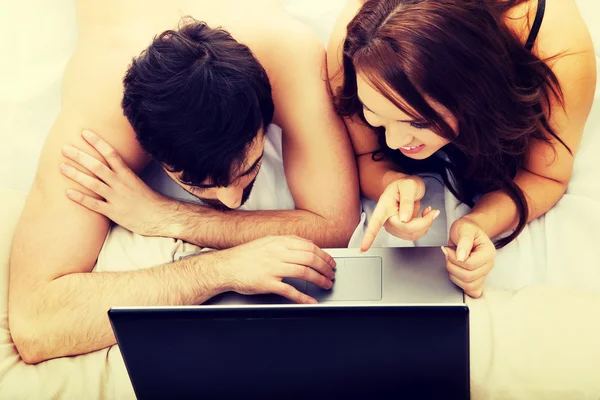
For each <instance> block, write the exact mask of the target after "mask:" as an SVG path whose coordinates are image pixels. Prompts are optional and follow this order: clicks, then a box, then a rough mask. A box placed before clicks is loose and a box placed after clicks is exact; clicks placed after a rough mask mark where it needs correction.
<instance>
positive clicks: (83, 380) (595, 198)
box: [0, 0, 600, 400]
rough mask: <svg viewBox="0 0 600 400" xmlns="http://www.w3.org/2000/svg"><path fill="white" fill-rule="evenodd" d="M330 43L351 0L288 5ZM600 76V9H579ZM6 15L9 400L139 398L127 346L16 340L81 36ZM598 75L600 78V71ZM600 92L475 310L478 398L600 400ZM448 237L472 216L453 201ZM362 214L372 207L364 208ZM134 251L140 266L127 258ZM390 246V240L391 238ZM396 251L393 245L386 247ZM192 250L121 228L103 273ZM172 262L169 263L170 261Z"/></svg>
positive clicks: (1, 357)
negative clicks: (19, 252)
mask: <svg viewBox="0 0 600 400" xmlns="http://www.w3.org/2000/svg"><path fill="white" fill-rule="evenodd" d="M283 3H284V5H285V6H286V7H287V9H288V10H289V11H290V12H291V13H292V14H293V15H295V16H296V17H297V18H298V19H300V20H301V21H303V22H305V23H306V24H308V25H309V26H311V27H312V28H313V29H314V30H315V31H316V32H317V34H318V35H319V37H320V38H321V39H322V40H323V42H324V43H325V42H326V41H327V38H328V36H329V33H330V31H331V28H332V26H333V22H334V20H335V18H336V16H337V14H338V12H339V10H340V9H341V7H343V5H344V3H345V2H344V1H343V0H328V1H326V2H324V1H316V0H283ZM577 3H578V4H579V6H580V9H581V11H582V14H583V15H584V17H585V19H586V21H587V23H588V26H589V28H590V31H591V33H592V36H593V38H594V43H595V47H596V55H597V59H598V66H599V68H600V5H598V3H597V0H578V1H577ZM4 6H5V7H8V10H7V11H4V12H2V13H0V18H2V21H1V22H2V24H1V26H3V28H4V29H5V32H4V35H3V37H4V38H5V39H6V40H3V41H1V42H0V46H1V47H0V50H2V51H1V53H2V54H3V55H10V57H6V56H5V57H2V61H1V62H0V76H1V77H2V79H3V82H2V85H1V87H2V90H1V91H0V110H2V111H0V131H1V132H2V133H3V144H2V146H0V198H1V199H2V200H1V201H0V204H1V207H0V399H46V398H47V399H54V398H61V399H62V398H65V399H71V398H86V399H95V398H98V399H117V398H118V399H122V398H134V394H133V391H132V389H131V386H130V383H129V379H128V377H127V373H126V371H125V368H124V365H123V362H122V359H121V356H120V352H119V350H118V346H113V347H111V348H109V349H104V350H100V351H98V352H94V353H91V354H87V355H83V356H78V357H71V358H62V359H56V360H51V361H49V362H45V363H41V364H39V365H35V366H30V365H26V364H24V363H23V362H22V360H21V359H20V358H19V357H18V354H17V352H16V349H15V347H14V345H13V343H12V340H11V338H10V332H9V330H8V319H7V311H6V308H7V282H8V251H9V246H10V241H11V238H12V233H13V231H14V227H15V225H16V223H17V219H18V216H19V213H20V210H21V209H22V207H23V202H24V199H25V194H26V193H27V191H28V190H29V187H30V185H31V183H32V180H33V176H34V173H35V169H36V163H37V158H38V155H39V152H40V150H41V147H42V145H43V141H44V137H45V135H46V133H47V132H48V130H49V128H50V125H51V124H52V122H53V120H54V118H55V116H56V115H57V113H58V111H59V107H60V83H61V76H62V72H63V69H64V67H65V65H66V62H67V60H68V57H69V55H70V54H71V52H72V51H73V49H74V47H75V43H76V38H77V30H76V26H75V11H74V5H73V2H72V1H68V0H55V1H53V2H44V1H43V0H30V1H28V2H5V4H4ZM599 75H600V74H599ZM597 154H600V88H597V91H596V101H595V103H594V106H593V110H592V114H591V116H590V119H589V121H588V124H587V127H586V131H585V134H584V138H583V142H582V147H581V150H580V151H579V153H578V155H577V158H576V162H575V169H574V173H573V178H572V181H571V183H570V185H569V188H568V191H567V193H566V194H565V196H564V197H563V198H562V199H561V201H560V202H559V203H558V204H557V206H556V207H554V208H553V209H552V210H551V211H550V212H548V213H547V214H546V215H545V216H544V217H542V218H540V219H538V220H536V221H534V222H532V223H530V224H529V225H528V227H527V229H526V230H525V231H524V232H523V234H521V236H520V237H519V239H518V240H517V241H516V242H514V243H513V244H511V245H510V246H508V247H507V248H505V249H503V250H501V251H500V252H499V254H498V258H497V261H496V267H495V268H494V270H493V272H492V274H490V276H489V278H488V280H487V281H486V285H487V289H486V293H485V295H484V297H483V298H481V299H478V300H471V299H470V300H468V304H469V308H470V311H471V369H472V376H471V389H472V396H473V398H474V399H535V398H540V399H596V400H597V399H598V398H600V341H599V340H598V339H597V338H600V246H598V245H597V243H596V241H597V239H596V238H598V237H600V178H598V174H599V173H600V162H598V156H597ZM442 197H443V198H444V199H445V204H446V205H445V222H444V224H443V226H441V227H440V232H441V234H445V233H447V229H448V227H449V225H450V223H451V221H453V219H455V218H456V217H458V216H459V215H460V214H461V213H464V212H465V209H464V207H463V206H460V205H458V204H457V203H456V202H455V201H453V199H452V198H451V197H450V196H449V194H448V193H447V192H443V191H442ZM363 205H364V208H365V210H367V209H368V208H369V205H368V202H364V204H363ZM123 243H127V246H128V248H129V251H130V252H131V253H135V254H140V255H141V258H139V259H135V260H132V259H131V258H127V254H124V253H122V252H120V251H121V250H119V249H122V248H123V246H122V244H123ZM381 243H382V244H385V243H386V239H385V238H382V239H381ZM388 243H390V244H393V243H391V242H388ZM182 249H183V250H189V249H190V245H188V244H185V243H180V242H174V243H173V242H172V241H171V242H170V243H169V244H165V242H160V241H156V242H154V241H152V240H140V238H139V237H136V236H135V235H132V234H131V233H129V232H125V231H119V230H115V231H113V232H111V236H110V239H109V240H107V243H105V247H104V248H103V253H102V254H101V257H100V258H99V261H98V265H97V266H96V270H102V269H103V268H107V265H109V264H110V262H109V260H114V259H115V258H117V259H118V258H121V259H126V258H127V259H129V260H130V262H129V264H127V265H123V266H122V267H123V268H144V267H147V266H149V265H152V264H153V263H154V264H155V263H157V262H158V261H161V260H162V259H163V258H164V259H165V260H168V259H169V257H171V256H172V255H173V254H174V253H175V252H177V251H181V250H182ZM161 257H162V258H161Z"/></svg>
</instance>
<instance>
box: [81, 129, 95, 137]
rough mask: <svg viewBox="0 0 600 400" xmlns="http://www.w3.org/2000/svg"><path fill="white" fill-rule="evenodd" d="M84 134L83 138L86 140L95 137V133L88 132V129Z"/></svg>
mask: <svg viewBox="0 0 600 400" xmlns="http://www.w3.org/2000/svg"><path fill="white" fill-rule="evenodd" d="M82 134H83V137H84V138H86V139H89V138H91V137H92V136H94V132H92V131H88V130H87V129H86V130H84V131H83V132H82Z"/></svg>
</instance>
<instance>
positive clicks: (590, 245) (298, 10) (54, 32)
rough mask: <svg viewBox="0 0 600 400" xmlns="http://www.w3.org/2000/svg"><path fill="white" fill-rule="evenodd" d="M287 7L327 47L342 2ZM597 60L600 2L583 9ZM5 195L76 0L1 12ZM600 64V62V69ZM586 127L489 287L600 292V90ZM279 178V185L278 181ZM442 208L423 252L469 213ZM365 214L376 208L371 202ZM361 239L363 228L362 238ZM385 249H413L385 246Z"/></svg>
mask: <svg viewBox="0 0 600 400" xmlns="http://www.w3.org/2000/svg"><path fill="white" fill-rule="evenodd" d="M282 2H283V3H284V5H285V6H286V8H287V9H288V10H289V11H290V12H291V13H292V14H293V15H295V16H296V17H297V18H298V19H300V20H302V21H303V22H305V23H307V24H308V25H309V26H311V27H312V28H313V29H314V30H315V31H316V32H317V34H318V35H319V37H320V38H321V39H322V40H323V42H326V41H327V38H328V36H329V33H330V32H331V28H332V26H333V23H334V21H335V18H336V17H337V15H338V13H339V10H340V9H341V8H342V7H343V5H344V3H345V1H344V0H328V1H326V2H323V1H321V0H283V1H282ZM578 4H579V6H580V8H581V10H582V13H583V15H584V18H585V19H586V21H587V23H588V26H589V29H590V31H591V33H592V36H593V38H594V41H595V44H596V54H600V12H598V11H599V8H600V7H599V5H598V1H597V0H578ZM0 7H1V9H0V27H1V28H0V29H3V34H2V37H3V40H2V41H0V54H2V55H3V57H0V87H1V88H2V90H0V132H1V133H2V145H1V146H0V187H8V188H12V189H16V190H20V191H23V192H26V191H28V190H29V187H30V185H31V182H32V180H33V176H34V173H35V168H36V164H37V159H38V156H39V152H40V149H41V147H42V144H43V141H44V138H45V136H46V134H47V132H48V131H49V129H50V126H51V124H52V122H53V120H54V118H55V117H56V115H57V113H58V110H59V107H60V82H61V76H62V72H63V69H64V66H65V65H66V62H67V60H68V58H69V56H70V54H71V52H72V51H73V49H74V45H75V40H76V36H77V30H76V26H75V18H74V16H75V14H74V3H73V1H72V0H54V1H52V2H45V1H44V0H29V1H26V2H2V5H1V6H0ZM598 64H599V65H600V60H599V62H598ZM596 93H597V94H596V102H595V104H594V108H593V111H592V115H591V117H590V119H589V122H588V125H587V128H586V132H585V136H584V139H583V144H582V148H581V150H580V152H579V154H578V155H577V158H576V162H575V169H574V173H573V179H572V182H571V184H570V185H569V190H568V192H567V194H566V195H565V196H564V198H563V199H562V200H561V201H560V203H559V204H558V205H557V206H556V207H555V208H554V209H552V210H551V211H550V212H549V213H547V215H546V216H544V217H542V218H540V219H538V220H537V221H534V222H533V223H531V224H529V226H528V227H527V229H526V230H525V231H524V232H523V233H522V234H521V235H520V237H519V239H518V240H517V241H516V242H515V243H513V244H511V245H510V246H508V247H507V248H506V249H503V250H502V251H500V253H499V255H498V258H497V263H496V267H495V268H494V270H493V271H492V273H491V274H490V276H489V277H488V281H487V283H488V284H490V285H495V286H499V287H504V288H519V287H522V286H524V285H526V284H529V283H532V282H538V283H552V284H557V285H563V286H565V285H566V286H570V287H577V288H586V289H596V290H599V289H600V246H598V244H597V243H596V242H597V239H596V238H597V237H600V178H599V177H598V174H599V173H600V163H599V162H598V154H600V100H598V99H600V88H598V89H597V92H596ZM273 176H279V178H280V179H282V177H281V176H280V174H279V175H273ZM428 196H431V199H432V202H434V204H436V205H438V204H439V205H441V204H442V201H444V200H445V207H444V208H445V211H446V213H445V214H447V217H448V218H446V220H444V218H439V219H438V221H436V224H437V225H436V227H434V229H432V231H431V232H430V234H429V235H428V238H427V239H426V240H424V241H422V243H420V244H438V243H439V244H441V243H443V242H444V241H445V237H446V234H447V230H448V227H449V226H450V223H451V222H452V221H453V220H454V219H455V218H456V217H457V216H459V215H461V213H464V212H465V210H464V208H463V207H458V208H456V207H455V205H456V203H455V201H454V199H453V198H452V196H450V195H449V194H448V193H445V195H442V189H441V188H439V187H438V188H437V189H435V190H431V191H429V192H428ZM364 207H365V210H367V216H368V214H369V213H368V211H369V209H370V208H372V205H369V204H368V202H365V203H364ZM355 236H356V237H355V240H354V241H353V243H356V240H357V239H356V238H359V237H360V227H359V229H358V230H357V234H356V235H355ZM378 244H379V245H412V243H409V242H402V241H398V240H395V239H392V238H389V237H387V238H386V234H385V232H384V233H382V235H381V237H380V238H378Z"/></svg>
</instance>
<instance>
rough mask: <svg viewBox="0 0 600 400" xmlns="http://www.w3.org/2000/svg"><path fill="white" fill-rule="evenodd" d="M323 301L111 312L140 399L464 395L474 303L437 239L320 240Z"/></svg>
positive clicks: (264, 299) (221, 299)
mask: <svg viewBox="0 0 600 400" xmlns="http://www.w3.org/2000/svg"><path fill="white" fill-rule="evenodd" d="M326 251H327V252H328V253H329V254H331V255H332V256H333V257H334V258H335V260H336V262H337V269H336V279H335V282H334V285H333V288H332V289H331V290H323V289H320V288H318V287H316V286H314V285H312V284H307V283H306V282H301V281H298V280H291V281H289V283H290V284H292V285H294V286H295V287H296V288H298V289H299V290H301V291H303V292H305V293H307V294H309V295H310V296H312V297H314V298H316V299H317V300H318V301H319V304H316V305H298V304H292V303H290V302H289V301H287V300H286V299H284V298H283V297H280V296H276V295H257V296H243V295H238V294H235V293H225V294H222V295H219V296H216V297H215V298H213V299H211V301H209V302H208V303H207V304H204V305H200V306H186V307H113V308H111V309H110V310H109V312H108V315H109V318H110V321H111V324H112V327H113V331H114V333H115V337H116V339H117V343H118V344H119V348H120V351H121V353H122V355H123V359H124V361H125V365H126V368H127V371H128V373H129V377H130V379H131V382H132V385H133V388H134V391H135V393H136V396H137V397H138V398H139V399H154V398H199V397H206V398H233V397H242V396H243V397H248V398H326V397H327V398H344V397H353V398H355V397H368V398H380V397H386V398H387V397H394V398H444V399H454V398H456V399H468V398H469V397H470V394H469V393H470V390H469V388H470V387H469V312H468V308H467V306H466V305H465V304H464V295H463V292H462V291H461V290H460V289H459V288H458V287H456V286H455V285H454V284H453V283H452V282H451V281H450V280H449V279H448V274H447V271H446V269H445V259H444V256H443V254H442V252H441V250H440V249H439V247H411V248H371V249H370V250H369V251H368V252H366V253H360V252H359V251H358V249H327V250H326Z"/></svg>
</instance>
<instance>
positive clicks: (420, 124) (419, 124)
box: [410, 121, 431, 129]
mask: <svg viewBox="0 0 600 400" xmlns="http://www.w3.org/2000/svg"><path fill="white" fill-rule="evenodd" d="M410 126H412V127H413V128H416V129H428V128H430V127H431V124H430V123H428V122H417V121H415V122H411V123H410Z"/></svg>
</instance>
